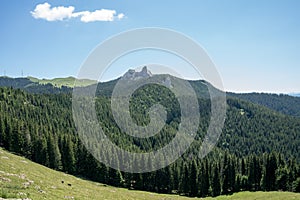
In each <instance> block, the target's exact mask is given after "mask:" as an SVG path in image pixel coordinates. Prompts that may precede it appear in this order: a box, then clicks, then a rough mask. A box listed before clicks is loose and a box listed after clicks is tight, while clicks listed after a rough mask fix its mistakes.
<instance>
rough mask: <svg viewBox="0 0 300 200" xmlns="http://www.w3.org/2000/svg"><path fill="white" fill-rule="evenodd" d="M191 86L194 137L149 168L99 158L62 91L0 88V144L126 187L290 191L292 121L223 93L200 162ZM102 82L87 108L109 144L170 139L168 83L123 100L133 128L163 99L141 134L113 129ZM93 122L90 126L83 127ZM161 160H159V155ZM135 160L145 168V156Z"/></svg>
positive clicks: (132, 147) (204, 117) (172, 115)
mask: <svg viewBox="0 0 300 200" xmlns="http://www.w3.org/2000/svg"><path fill="white" fill-rule="evenodd" d="M192 83H193V84H192V85H193V87H195V90H196V91H197V93H198V101H199V109H200V112H201V118H200V120H201V121H200V124H201V127H199V130H198V132H197V135H196V140H195V141H194V142H193V144H192V145H191V147H190V148H189V149H188V150H187V152H186V153H185V154H184V155H182V157H181V158H180V159H178V160H177V161H176V162H175V163H173V164H172V165H170V166H168V167H166V168H164V169H160V170H157V171H155V172H151V173H145V174H130V173H122V172H120V171H117V170H114V169H111V168H108V167H106V166H104V165H103V164H101V163H99V162H98V161H97V160H96V159H95V158H94V157H93V156H92V155H91V154H90V153H89V152H88V151H87V150H86V149H85V147H84V145H83V144H82V143H81V141H80V139H79V137H78V135H77V132H76V128H75V125H74V122H73V118H72V109H71V106H72V105H71V103H72V102H71V94H69V93H61V94H30V93H27V92H24V91H21V90H15V89H12V88H0V111H1V115H0V145H1V146H2V147H4V148H6V149H8V150H9V151H12V152H15V153H17V154H21V155H24V156H26V157H27V158H29V159H31V160H33V161H35V162H37V163H40V164H42V165H45V166H47V167H50V168H53V169H56V170H61V171H63V172H67V173H70V174H74V175H79V176H82V177H85V178H88V179H90V180H94V181H98V182H101V183H105V184H110V185H113V186H117V187H127V188H129V189H138V190H147V191H152V192H160V193H177V194H182V195H186V196H192V197H196V196H198V197H206V196H218V195H220V194H226V195H227V194H232V193H234V192H239V191H245V190H251V191H259V190H266V191H271V190H283V191H292V190H293V191H298V186H299V184H298V183H299V181H298V179H299V163H298V162H299V160H300V155H299V152H298V148H299V146H300V135H299V132H300V120H299V118H295V117H291V116H286V115H283V114H280V113H278V112H275V111H272V110H270V109H267V108H265V107H262V106H257V105H254V104H252V103H249V102H246V101H241V100H239V99H235V98H228V100H227V104H228V110H227V118H226V122H225V127H224V130H223V133H222V135H221V137H220V140H219V142H218V144H217V147H216V148H215V149H214V151H213V152H211V153H210V154H209V155H208V156H207V157H206V158H205V159H202V160H200V159H198V157H197V156H198V154H197V153H198V149H199V148H200V147H201V144H202V139H203V137H204V135H205V134H206V130H207V127H208V123H209V120H210V100H209V99H207V96H205V94H207V91H205V90H203V87H204V86H203V84H202V82H192ZM106 84H107V85H106V86H105V87H104V88H102V89H101V88H99V89H98V91H97V94H98V96H97V97H96V98H95V101H96V103H95V105H96V108H97V117H98V119H99V122H100V125H101V126H102V127H103V130H104V132H105V134H106V135H107V137H108V138H109V139H110V140H111V141H112V142H113V143H115V144H116V145H118V146H119V147H120V148H123V149H125V150H128V151H133V152H139V153H140V152H148V151H151V150H157V149H160V148H161V147H163V146H165V144H167V143H168V142H170V141H171V140H172V139H173V138H174V137H175V135H176V132H177V129H178V127H179V124H180V116H181V113H180V107H179V104H178V102H177V101H176V99H175V97H174V95H172V94H171V93H170V91H169V90H168V88H166V87H162V86H158V85H151V86H147V87H143V88H141V89H140V90H138V91H136V92H135V93H134V95H133V97H132V99H131V104H130V111H131V116H132V118H133V119H134V120H135V122H136V123H137V124H139V125H147V123H149V119H150V118H149V116H148V111H149V108H150V107H151V106H152V105H154V104H156V103H161V104H163V105H164V106H165V108H166V110H167V112H168V114H167V123H166V125H165V126H164V127H163V129H162V130H161V132H160V133H158V134H156V135H155V136H153V137H150V138H146V139H143V138H134V137H131V136H128V135H127V134H126V133H124V132H122V130H121V129H120V128H119V127H118V126H117V124H116V122H115V121H114V120H113V116H112V111H111V109H110V92H111V90H110V87H111V86H112V85H113V84H112V83H109V84H110V85H109V84H108V83H106ZM199 84H200V85H199ZM200 94H201V95H200ZM95 125H96V124H95V123H91V124H90V128H93V127H95ZM178 145H181V144H178ZM100 150H101V151H100V152H98V153H102V154H103V155H115V154H113V152H111V151H112V150H111V149H100ZM282 155H284V156H282ZM107 159H110V160H112V161H114V162H116V163H119V162H120V161H123V160H121V159H122V155H121V156H117V155H115V156H110V157H107ZM161 160H162V162H163V161H164V158H162V159H161ZM126 164H128V165H130V164H132V163H126ZM139 164H140V165H141V166H142V165H143V164H144V165H152V163H151V160H143V161H142V162H141V163H139Z"/></svg>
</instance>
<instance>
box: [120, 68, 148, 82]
mask: <svg viewBox="0 0 300 200" xmlns="http://www.w3.org/2000/svg"><path fill="white" fill-rule="evenodd" d="M151 76H152V73H151V72H150V71H149V70H148V69H147V67H146V66H144V67H143V69H142V71H140V72H137V71H135V70H134V69H130V70H128V71H127V72H126V73H125V74H124V76H123V77H122V78H123V79H127V80H137V79H141V78H148V77H151Z"/></svg>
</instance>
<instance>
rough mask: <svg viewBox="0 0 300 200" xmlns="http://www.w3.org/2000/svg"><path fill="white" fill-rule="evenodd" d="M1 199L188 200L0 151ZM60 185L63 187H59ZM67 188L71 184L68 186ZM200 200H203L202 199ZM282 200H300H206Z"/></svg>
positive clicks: (280, 195)
mask: <svg viewBox="0 0 300 200" xmlns="http://www.w3.org/2000/svg"><path fill="white" fill-rule="evenodd" d="M0 163H1V164H0V187H1V190H0V199H1V198H20V199H21V198H23V199H25V198H28V199H33V200H35V199H49V200H51V199H53V200H56V199H95V200H98V199H99V200H103V199H107V200H146V199H153V200H162V199H164V200H167V199H170V200H171V199H178V200H185V199H186V200H188V199H195V198H187V197H181V196H176V195H164V194H156V193H150V192H142V191H133V190H127V189H122V188H116V187H110V186H107V185H104V184H100V183H95V182H91V181H86V180H83V179H80V178H77V177H74V176H71V175H68V174H64V173H62V172H57V171H54V170H51V169H48V168H46V167H44V166H41V165H39V164H36V163H33V162H31V161H30V160H28V159H26V158H23V157H20V156H16V155H13V154H11V153H8V152H7V151H4V150H3V149H1V148H0ZM62 181H63V182H64V183H62ZM68 184H71V186H69V185H68ZM201 199H203V198H201ZM210 199H216V200H227V199H233V200H252V199H264V200H285V199H295V200H296V199H300V194H297V193H289V192H241V193H237V194H234V195H231V196H219V197H217V198H205V200H210Z"/></svg>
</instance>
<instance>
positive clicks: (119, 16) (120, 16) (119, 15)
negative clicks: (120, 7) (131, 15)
mask: <svg viewBox="0 0 300 200" xmlns="http://www.w3.org/2000/svg"><path fill="white" fill-rule="evenodd" d="M117 17H118V19H123V17H125V15H124V14H123V13H120V14H118V16H117Z"/></svg>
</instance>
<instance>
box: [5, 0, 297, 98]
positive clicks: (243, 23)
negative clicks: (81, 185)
mask: <svg viewBox="0 0 300 200" xmlns="http://www.w3.org/2000/svg"><path fill="white" fill-rule="evenodd" d="M45 3H48V4H49V5H51V8H53V7H58V6H63V7H65V8H69V6H72V7H73V11H72V16H71V15H68V16H67V15H66V16H67V17H66V16H65V17H62V16H60V17H62V20H57V21H56V20H55V19H54V18H55V16H54V18H51V17H49V16H46V17H45V16H44V15H42V14H40V15H39V13H37V14H36V16H35V17H34V16H33V14H32V13H31V12H34V10H35V9H36V6H37V5H39V4H45ZM0 5H1V7H0V9H1V12H0V27H1V29H0V44H1V45H0V51H1V54H0V75H4V73H5V74H6V75H7V76H13V77H18V76H21V72H22V71H23V74H24V76H27V75H30V76H35V77H39V78H53V77H66V76H76V75H77V73H78V70H79V69H80V66H81V64H82V63H83V62H84V60H85V59H86V58H87V56H88V55H89V53H90V52H91V51H92V50H93V49H94V48H95V47H96V46H97V45H98V44H99V43H101V42H103V41H104V40H105V39H107V38H108V37H111V36H112V35H115V34H118V33H120V32H122V31H127V30H130V29H133V28H142V27H161V28H169V29H173V30H175V31H179V32H181V33H183V34H186V35H187V36H189V37H191V38H193V39H194V40H195V41H196V42H198V43H199V44H200V45H202V46H203V47H204V49H205V50H206V51H207V53H208V54H209V56H210V57H211V59H212V60H213V61H214V63H215V64H216V66H217V69H218V71H219V73H220V75H221V77H222V80H223V84H224V87H225V89H226V90H227V91H237V92H250V91H259V92H260V91H264V92H276V93H290V92H299V91H300V78H299V75H300V12H299V9H300V1H297V0H294V1H289V0H288V1H283V0H282V1H275V0H274V1H271V0H270V1H267V0H265V1H241V0H239V1H238V0H231V1H228V0H207V1H201V0H188V1H175V0H172V1H170V0H164V1H159V0H151V1H148V0H144V1H137V0H101V1H96V0H87V1H79V0H68V1H67V0H59V1H17V0H10V1H1V3H0ZM101 9H106V10H107V11H108V16H106V18H101V17H100V18H98V21H97V19H95V16H94V15H92V14H93V12H94V11H95V10H99V11H100V10H101ZM71 10H72V8H71ZM83 11H86V12H85V13H84V12H83ZM87 11H89V12H88V13H87ZM101 12H102V11H101ZM113 12H114V13H113ZM101 14H103V13H100V15H101ZM109 14H113V16H110V15H109ZM119 14H122V15H119ZM38 16H39V17H38ZM43 17H44V18H43ZM47 17H48V18H47ZM56 17H58V18H59V16H56ZM93 17H94V18H93ZM98 17H99V16H98ZM110 17H111V18H110ZM96 18H97V17H96ZM49 20H52V21H49ZM148 57H151V54H149V56H148ZM136 63H138V62H137V61H132V63H130V60H129V59H127V60H126V62H125V63H124V65H128V67H131V66H135V64H136ZM129 65H130V66H129ZM123 67H124V66H123ZM126 67H127V66H126ZM122 70H123V71H122ZM122 70H115V71H113V70H112V71H111V72H110V74H109V76H111V77H112V78H113V77H116V76H119V75H121V74H122V73H123V72H124V70H126V69H125V68H122ZM187 71H188V70H187ZM191 73H192V72H191Z"/></svg>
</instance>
